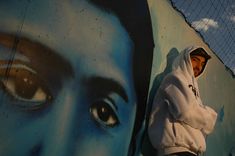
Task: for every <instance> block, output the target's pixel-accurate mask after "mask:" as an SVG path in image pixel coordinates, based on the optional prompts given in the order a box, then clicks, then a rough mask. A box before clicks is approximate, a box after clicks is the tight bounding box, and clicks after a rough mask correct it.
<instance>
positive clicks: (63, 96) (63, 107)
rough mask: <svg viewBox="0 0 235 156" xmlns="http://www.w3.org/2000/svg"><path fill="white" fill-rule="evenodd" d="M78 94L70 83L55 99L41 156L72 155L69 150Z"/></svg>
mask: <svg viewBox="0 0 235 156" xmlns="http://www.w3.org/2000/svg"><path fill="white" fill-rule="evenodd" d="M78 95H79V93H78V89H76V88H74V87H73V86H71V85H70V86H68V87H67V88H65V89H63V90H62V91H61V92H60V93H59V95H58V98H56V99H55V102H54V104H53V106H52V110H51V114H50V124H49V127H47V129H48V134H47V135H46V136H47V137H46V138H44V145H43V151H42V155H43V156H54V155H56V156H66V155H73V154H72V153H71V152H72V151H71V150H70V148H71V146H70V145H71V138H72V136H71V135H72V133H71V132H72V131H73V130H72V129H73V128H74V120H75V118H76V116H77V109H78V108H77V107H78V103H79V102H78V101H79V97H78ZM76 122H79V121H76ZM76 124H78V123H76Z"/></svg>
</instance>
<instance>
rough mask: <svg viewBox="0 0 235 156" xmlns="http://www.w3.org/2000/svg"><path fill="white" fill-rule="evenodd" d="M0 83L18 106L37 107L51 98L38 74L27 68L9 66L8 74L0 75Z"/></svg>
mask: <svg viewBox="0 0 235 156" xmlns="http://www.w3.org/2000/svg"><path fill="white" fill-rule="evenodd" d="M2 73H3V72H0V77H3V78H1V79H0V80H1V83H2V86H3V87H4V89H5V91H6V92H7V93H8V95H10V96H11V97H13V98H14V99H15V100H16V101H17V102H15V103H16V104H17V105H18V106H21V107H25V108H31V109H37V108H39V107H41V106H42V104H44V103H46V102H48V101H49V100H51V98H52V96H51V94H50V93H49V91H48V89H47V88H46V87H45V85H44V84H43V83H42V81H41V80H40V79H39V77H38V75H37V74H35V73H32V72H31V71H29V70H27V69H17V68H11V69H10V71H9V73H8V76H5V77H4V76H2Z"/></svg>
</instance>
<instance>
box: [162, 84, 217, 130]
mask: <svg viewBox="0 0 235 156" xmlns="http://www.w3.org/2000/svg"><path fill="white" fill-rule="evenodd" d="M174 82H175V83H176V84H170V85H169V86H167V87H166V88H165V89H164V92H165V94H166V99H165V101H166V103H167V104H168V108H169V111H170V113H171V114H172V115H173V117H174V118H175V119H176V120H179V121H181V122H184V123H186V124H188V125H190V126H191V127H193V128H197V129H200V130H202V131H203V132H204V133H206V134H209V133H210V132H211V131H212V130H213V128H214V125H215V122H216V118H217V113H216V112H215V111H214V110H213V109H212V108H210V107H208V106H201V105H199V104H198V103H197V100H196V97H195V95H194V94H193V92H192V90H191V89H190V88H189V87H188V86H187V85H186V84H183V83H182V82H180V81H178V82H177V81H174Z"/></svg>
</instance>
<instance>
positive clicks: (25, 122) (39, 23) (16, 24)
mask: <svg viewBox="0 0 235 156" xmlns="http://www.w3.org/2000/svg"><path fill="white" fill-rule="evenodd" d="M0 17H1V20H0V124H1V126H0V127H1V128H0V155H2V156H35V155H40V156H52V155H56V156H59V155H61V156H66V155H71V156H72V155H79V156H89V155H92V156H93V155H97V156H98V155H99V156H105V155H107V156H114V155H117V156H122V155H123V156H124V155H134V154H135V151H136V147H137V140H138V138H137V136H138V133H139V131H140V129H141V128H142V123H143V119H144V114H145V109H146V101H147V93H148V86H149V81H150V72H151V65H152V55H153V37H152V29H151V22H150V16H149V11H148V6H147V2H146V1H144V0H129V1H126V0H121V1H120V0H114V1H106V0H70V1H62V0H59V1H58V0H52V1H47V0H41V1H36V0H23V1H18V0H6V1H1V2H0ZM140 30H141V31H140Z"/></svg>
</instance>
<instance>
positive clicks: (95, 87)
mask: <svg viewBox="0 0 235 156" xmlns="http://www.w3.org/2000/svg"><path fill="white" fill-rule="evenodd" d="M84 82H85V84H86V85H87V86H88V88H89V89H90V90H91V91H93V92H96V93H110V92H115V93H117V94H119V95H120V96H121V97H122V98H123V99H124V101H125V102H127V103H128V101H129V99H128V96H127V93H126V91H125V89H124V87H123V86H122V85H121V84H120V83H119V82H117V81H115V80H113V79H111V78H105V77H99V76H94V77H90V78H84Z"/></svg>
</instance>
